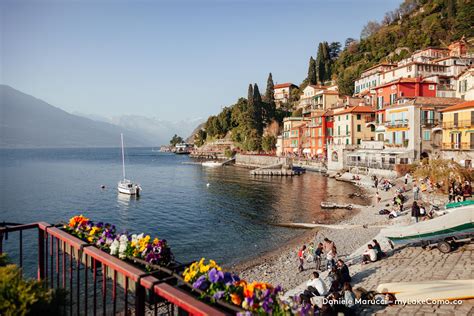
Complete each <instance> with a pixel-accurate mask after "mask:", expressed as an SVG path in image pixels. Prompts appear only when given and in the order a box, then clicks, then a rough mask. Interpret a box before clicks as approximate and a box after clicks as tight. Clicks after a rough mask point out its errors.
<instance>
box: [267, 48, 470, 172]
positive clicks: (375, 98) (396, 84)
mask: <svg viewBox="0 0 474 316" xmlns="http://www.w3.org/2000/svg"><path fill="white" fill-rule="evenodd" d="M295 88H297V87H296V85H294V84H291V83H285V84H278V85H275V92H274V96H275V102H276V104H277V107H280V106H283V105H284V104H285V103H286V102H288V96H289V95H290V94H291V91H292V89H295ZM354 91H355V93H354V95H353V96H342V95H340V94H339V93H338V87H337V85H330V86H320V85H308V86H307V87H305V88H304V89H303V91H302V93H301V96H300V99H299V103H298V105H297V106H298V108H299V109H301V113H302V115H301V116H298V117H294V116H293V117H286V118H284V119H283V132H282V134H281V135H279V136H278V140H277V144H276V155H277V156H287V157H299V158H306V159H310V160H320V161H323V162H325V163H327V168H328V169H329V170H340V169H343V168H345V167H350V166H358V167H366V168H377V169H393V168H394V167H395V165H399V164H410V163H413V162H415V161H417V160H420V159H421V158H424V157H426V158H428V157H433V158H445V159H454V160H455V161H457V162H458V163H460V164H461V165H465V166H466V167H472V164H473V158H474V130H473V126H474V54H472V53H468V44H467V42H466V41H465V40H464V39H463V40H460V41H456V42H453V43H451V44H450V45H449V46H448V47H447V48H440V47H428V48H426V49H423V50H419V51H416V52H414V53H413V54H412V55H411V56H409V57H408V58H405V59H403V60H401V61H399V62H398V63H393V64H392V63H380V64H378V65H375V66H373V67H371V68H369V69H367V70H366V71H364V72H363V73H362V74H361V76H360V77H359V78H358V79H357V80H356V81H355V84H354Z"/></svg>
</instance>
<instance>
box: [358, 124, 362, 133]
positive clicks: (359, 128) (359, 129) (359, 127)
mask: <svg viewBox="0 0 474 316" xmlns="http://www.w3.org/2000/svg"><path fill="white" fill-rule="evenodd" d="M357 131H358V132H360V131H361V126H360V124H357Z"/></svg>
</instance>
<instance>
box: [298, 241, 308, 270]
mask: <svg viewBox="0 0 474 316" xmlns="http://www.w3.org/2000/svg"><path fill="white" fill-rule="evenodd" d="M305 252H306V245H303V247H301V249H300V250H299V251H298V260H299V261H300V265H299V266H298V270H299V271H300V272H303V271H304V267H303V264H304V257H305Z"/></svg>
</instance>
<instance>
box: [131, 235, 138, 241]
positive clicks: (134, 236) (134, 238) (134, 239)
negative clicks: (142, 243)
mask: <svg viewBox="0 0 474 316" xmlns="http://www.w3.org/2000/svg"><path fill="white" fill-rule="evenodd" d="M132 242H133V243H137V242H138V238H137V234H133V235H132Z"/></svg>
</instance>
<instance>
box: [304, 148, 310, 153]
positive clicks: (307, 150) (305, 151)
mask: <svg viewBox="0 0 474 316" xmlns="http://www.w3.org/2000/svg"><path fill="white" fill-rule="evenodd" d="M303 154H311V149H309V148H305V149H303Z"/></svg>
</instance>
